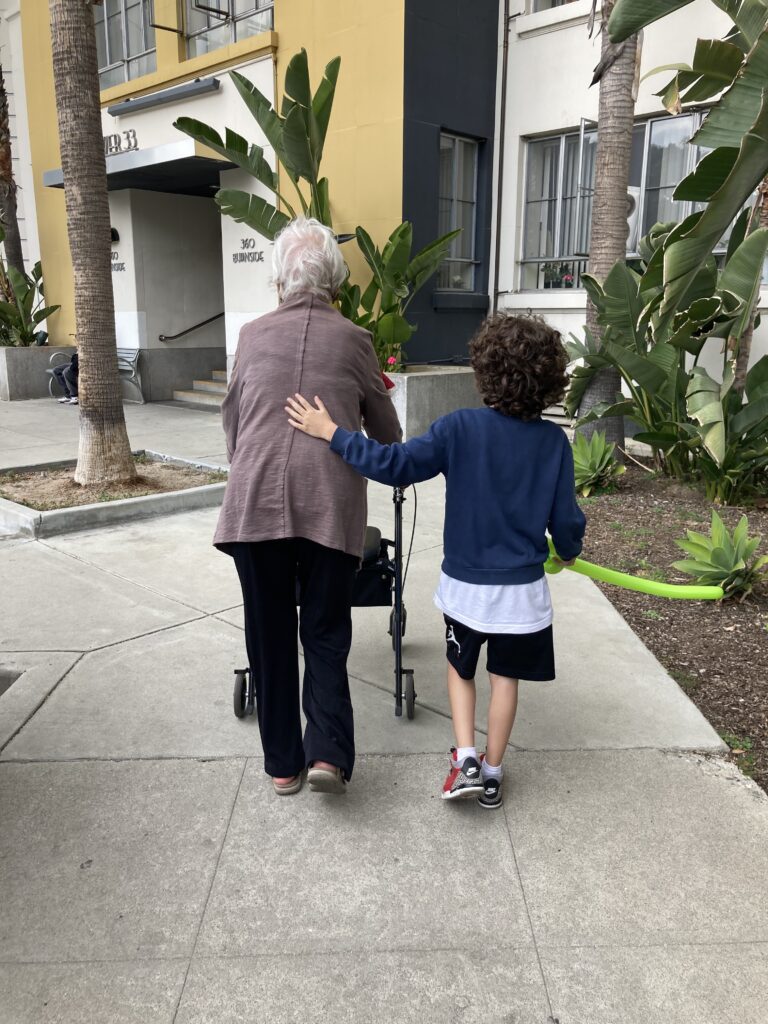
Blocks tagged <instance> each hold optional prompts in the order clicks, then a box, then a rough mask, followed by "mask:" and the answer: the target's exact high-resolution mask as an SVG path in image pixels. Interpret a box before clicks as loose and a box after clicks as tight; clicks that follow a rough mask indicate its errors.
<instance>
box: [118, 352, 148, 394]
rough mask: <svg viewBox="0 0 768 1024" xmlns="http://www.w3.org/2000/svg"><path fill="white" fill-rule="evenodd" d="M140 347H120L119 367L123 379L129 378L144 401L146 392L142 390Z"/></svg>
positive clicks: (129, 381)
mask: <svg viewBox="0 0 768 1024" xmlns="http://www.w3.org/2000/svg"><path fill="white" fill-rule="evenodd" d="M140 355H141V349H140V348H118V350H117V369H118V372H119V374H120V376H121V377H122V379H123V380H127V381H128V383H129V384H133V386H134V387H135V388H136V389H137V390H138V392H139V401H140V402H143V401H144V392H143V391H142V390H141V374H140V373H139V356H140Z"/></svg>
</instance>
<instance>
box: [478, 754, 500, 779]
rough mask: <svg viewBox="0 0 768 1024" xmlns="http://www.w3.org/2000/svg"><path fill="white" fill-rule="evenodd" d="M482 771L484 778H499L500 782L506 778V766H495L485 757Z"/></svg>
mask: <svg viewBox="0 0 768 1024" xmlns="http://www.w3.org/2000/svg"><path fill="white" fill-rule="evenodd" d="M481 771H482V776H483V779H484V780H485V779H498V780H499V782H501V780H502V779H503V778H504V767H503V765H500V764H497V765H495V766H494V765H492V764H488V762H487V761H486V759H485V758H483V761H482V764H481Z"/></svg>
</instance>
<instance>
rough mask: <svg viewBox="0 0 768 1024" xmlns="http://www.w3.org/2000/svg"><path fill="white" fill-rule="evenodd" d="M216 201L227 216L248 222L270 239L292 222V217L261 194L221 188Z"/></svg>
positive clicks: (241, 221)
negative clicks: (256, 194)
mask: <svg viewBox="0 0 768 1024" xmlns="http://www.w3.org/2000/svg"><path fill="white" fill-rule="evenodd" d="M216 203H217V205H218V207H219V209H220V210H221V212H222V213H223V214H225V215H226V216H227V217H232V218H233V220H236V221H237V222H238V224H247V225H248V227H249V228H253V230H254V231H258V232H259V234H260V235H263V236H264V237H265V238H268V239H269V240H270V241H273V240H274V237H275V235H276V234H277V233H278V232H279V231H282V229H283V228H284V227H286V225H288V224H289V223H290V217H288V216H286V214H284V213H282V212H281V211H280V210H277V209H275V207H274V206H272V204H271V203H268V202H266V200H264V199H262V198H261V196H254V195H251V194H250V193H248V192H241V191H239V190H237V189H232V188H223V189H220V190H219V191H218V192H217V193H216Z"/></svg>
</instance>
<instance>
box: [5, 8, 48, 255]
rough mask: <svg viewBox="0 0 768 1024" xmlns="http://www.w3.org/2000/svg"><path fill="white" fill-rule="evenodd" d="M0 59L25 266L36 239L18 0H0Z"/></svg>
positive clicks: (35, 248) (35, 247)
mask: <svg viewBox="0 0 768 1024" xmlns="http://www.w3.org/2000/svg"><path fill="white" fill-rule="evenodd" d="M0 60H2V66H3V73H4V77H5V88H6V92H7V94H8V109H9V114H10V128H11V153H12V155H13V176H14V180H15V181H16V188H17V193H16V199H17V205H18V219H19V233H20V235H21V246H22V251H23V253H24V261H25V264H26V266H27V267H30V266H32V265H33V264H34V263H36V262H37V261H38V260H39V259H40V242H39V240H38V235H37V214H36V209H35V190H34V187H33V179H32V156H31V152H30V147H29V122H28V119H27V103H26V90H25V84H24V58H23V52H22V46H21V13H20V2H19V0H0Z"/></svg>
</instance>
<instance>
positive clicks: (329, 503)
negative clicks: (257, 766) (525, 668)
mask: <svg viewBox="0 0 768 1024" xmlns="http://www.w3.org/2000/svg"><path fill="white" fill-rule="evenodd" d="M273 271H274V279H275V284H276V286H277V293H278V298H279V301H280V305H279V307H278V308H277V309H276V310H274V311H273V312H271V313H267V314H266V315H265V316H262V317H260V318H259V319H258V320H254V321H252V322H251V323H248V324H246V325H245V326H244V327H243V329H242V330H241V332H240V340H239V342H238V347H237V356H236V359H235V367H234V372H233V374H232V379H231V381H230V384H229V390H228V392H227V396H226V398H225V400H224V404H223V406H222V414H223V417H224V430H225V433H226V439H227V452H228V455H229V459H230V464H231V465H230V474H229V482H228V484H227V489H226V494H225V496H224V504H223V506H222V509H221V515H220V517H219V522H218V527H217V529H216V535H215V538H214V544H215V545H216V546H217V547H218V548H220V549H221V550H222V551H225V552H226V553H227V554H229V555H231V556H232V557H233V559H234V562H235V566H236V568H237V573H238V576H239V577H240V584H241V586H242V590H243V602H244V605H245V642H246V648H247V651H248V659H249V662H250V666H251V670H252V672H253V675H254V681H255V687H256V705H257V714H258V720H259V729H260V731H261V741H262V745H263V748H264V768H265V771H266V772H267V774H268V775H271V776H272V781H273V785H274V788H275V791H276V792H277V793H279V794H281V795H285V794H290V793H296V792H298V791H299V789H300V788H301V784H302V779H303V777H304V769H305V767H308V768H309V772H308V778H309V784H310V788H311V789H313V790H320V791H322V792H344V787H345V783H346V782H347V781H348V780H349V779H350V778H351V776H352V767H353V764H354V758H355V744H354V728H353V720H352V703H351V700H350V696H349V680H348V678H347V656H348V654H349V648H350V644H351V642H352V617H351V611H350V609H351V604H352V589H353V585H354V580H355V573H356V572H357V568H358V565H359V562H360V558H361V555H362V550H363V539H364V536H365V522H366V482H365V481H364V479H363V478H362V477H361V476H359V475H358V474H357V473H355V471H354V470H353V469H352V468H351V467H349V466H347V465H346V464H345V463H344V462H343V461H342V460H341V459H339V458H337V457H336V456H335V455H334V454H333V452H331V451H330V449H322V450H318V447H317V446H316V445H315V444H314V443H313V441H312V439H311V438H310V437H307V436H305V435H304V434H301V433H299V432H297V431H295V430H292V429H291V428H290V427H289V426H288V424H287V422H286V418H285V412H284V407H285V403H286V399H287V397H288V396H289V395H293V394H295V393H296V392H300V393H302V394H304V395H308V396H310V397H313V396H314V395H317V394H320V395H322V396H323V399H324V400H325V401H326V403H327V406H328V409H329V410H330V411H331V414H332V416H333V418H334V420H335V422H336V423H340V424H341V425H342V426H344V427H346V428H347V429H348V430H359V429H360V427H361V424H362V425H363V426H364V427H365V430H366V431H367V433H368V434H369V435H370V436H371V437H374V438H376V439H377V440H378V441H381V442H382V443H384V444H391V443H392V442H394V441H397V440H399V438H400V425H399V423H398V420H397V416H396V414H395V410H394V407H393V405H392V403H391V401H390V399H389V398H388V397H387V392H386V388H385V386H384V384H383V382H382V378H381V374H380V372H379V368H378V364H377V361H376V356H375V353H374V350H373V345H372V344H371V337H370V335H369V334H368V333H367V332H366V331H364V330H362V329H361V328H359V327H356V326H355V325H354V324H352V323H350V321H349V320H346V319H345V318H344V317H343V316H342V315H341V314H340V313H339V312H338V311H337V310H336V309H335V308H334V307H333V306H332V305H331V303H332V302H333V301H334V299H335V298H336V296H337V294H338V291H339V288H340V287H341V285H342V283H343V281H344V279H345V277H346V267H345V266H344V261H343V259H342V256H341V253H340V251H339V247H338V245H337V243H336V240H335V238H334V236H333V234H332V232H331V231H330V230H329V229H328V228H326V227H324V226H323V225H322V224H320V223H319V222H318V221H316V220H307V219H303V218H301V219H299V220H296V221H293V222H292V223H291V224H289V225H288V227H286V228H285V229H284V230H283V231H282V232H281V233H280V234H279V235H278V237H277V238H276V239H275V247H274V252H273ZM297 581H298V584H299V592H300V595H301V606H300V609H299V613H298V616H297V612H296V583H297ZM297 619H298V629H299V635H300V637H301V643H302V647H303V652H304V689H303V707H304V714H305V716H306V720H307V726H306V730H305V732H304V736H303V738H302V731H301V718H300V714H299V664H298V647H297V638H296V627H297Z"/></svg>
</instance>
